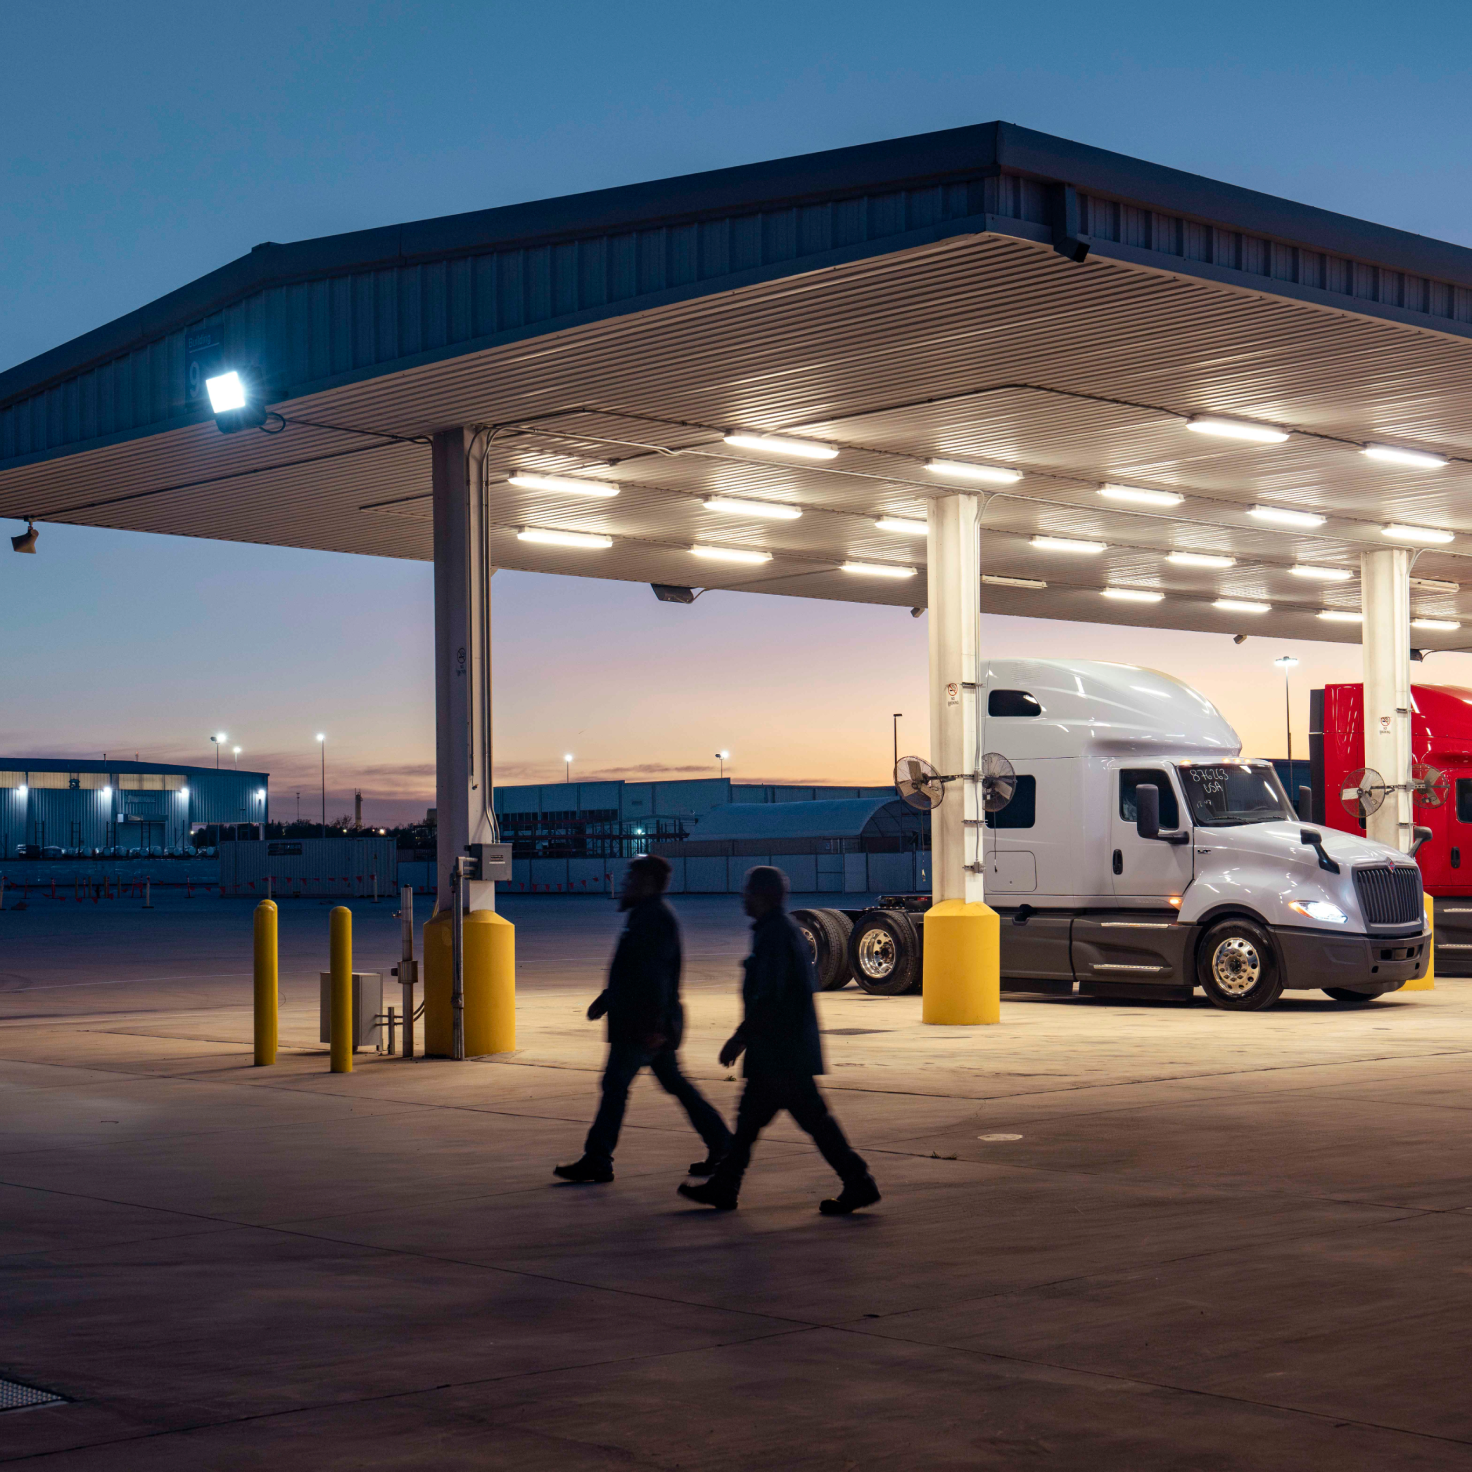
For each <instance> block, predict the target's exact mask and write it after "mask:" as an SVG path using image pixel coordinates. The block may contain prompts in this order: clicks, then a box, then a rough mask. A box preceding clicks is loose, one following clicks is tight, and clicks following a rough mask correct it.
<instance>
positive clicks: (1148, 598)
mask: <svg viewBox="0 0 1472 1472" xmlns="http://www.w3.org/2000/svg"><path fill="white" fill-rule="evenodd" d="M1100 591H1101V592H1102V593H1103V594H1104V596H1105V597H1106V598H1117V599H1119V600H1120V602H1122V603H1159V602H1160V601H1161V599H1162V598H1164V597H1165V594H1164V593H1151V592H1150V591H1148V590H1147V589H1145V588H1101V589H1100Z"/></svg>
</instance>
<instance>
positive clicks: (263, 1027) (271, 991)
mask: <svg viewBox="0 0 1472 1472" xmlns="http://www.w3.org/2000/svg"><path fill="white" fill-rule="evenodd" d="M278 1003H279V994H278V992H277V988H276V906H275V905H274V904H273V903H272V902H271V901H270V900H262V901H261V902H260V904H258V905H257V906H256V922H255V1035H256V1067H257V1068H269V1067H270V1065H271V1064H273V1063H274V1062H275V1061H276V1026H277V1008H278Z"/></svg>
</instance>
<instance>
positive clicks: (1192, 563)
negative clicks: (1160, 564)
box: [1165, 552, 1237, 567]
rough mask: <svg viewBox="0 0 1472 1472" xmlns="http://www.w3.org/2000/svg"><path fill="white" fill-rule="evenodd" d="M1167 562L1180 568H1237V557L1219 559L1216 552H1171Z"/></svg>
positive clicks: (1167, 556)
mask: <svg viewBox="0 0 1472 1472" xmlns="http://www.w3.org/2000/svg"><path fill="white" fill-rule="evenodd" d="M1165 560H1166V561H1167V562H1174V563H1175V564H1176V565H1177V566H1179V567H1236V565H1237V559H1236V558H1235V557H1219V556H1217V555H1216V553H1214V552H1170V553H1168V554H1167V555H1166V559H1165Z"/></svg>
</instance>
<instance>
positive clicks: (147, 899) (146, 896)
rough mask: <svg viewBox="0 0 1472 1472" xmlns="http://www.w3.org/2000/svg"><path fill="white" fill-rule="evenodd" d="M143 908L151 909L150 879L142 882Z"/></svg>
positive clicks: (151, 881) (151, 884)
mask: <svg viewBox="0 0 1472 1472" xmlns="http://www.w3.org/2000/svg"><path fill="white" fill-rule="evenodd" d="M143 908H144V909H145V910H151V909H152V908H153V880H151V879H145V880H144V881H143Z"/></svg>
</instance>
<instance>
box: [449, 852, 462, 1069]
mask: <svg viewBox="0 0 1472 1472" xmlns="http://www.w3.org/2000/svg"><path fill="white" fill-rule="evenodd" d="M450 893H451V896H452V899H451V915H452V920H451V931H450V947H451V950H450V955H451V961H450V965H451V971H450V1008H451V1014H452V1017H451V1027H452V1029H453V1030H452V1032H451V1035H450V1057H452V1058H453V1059H455V1060H456V1062H463V1061H464V1059H465V879H464V876H463V875H462V874H461V872H460V860H459V859H458V858H457V859H456V860H455V862H454V864H453V865H452V867H451V869H450Z"/></svg>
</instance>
